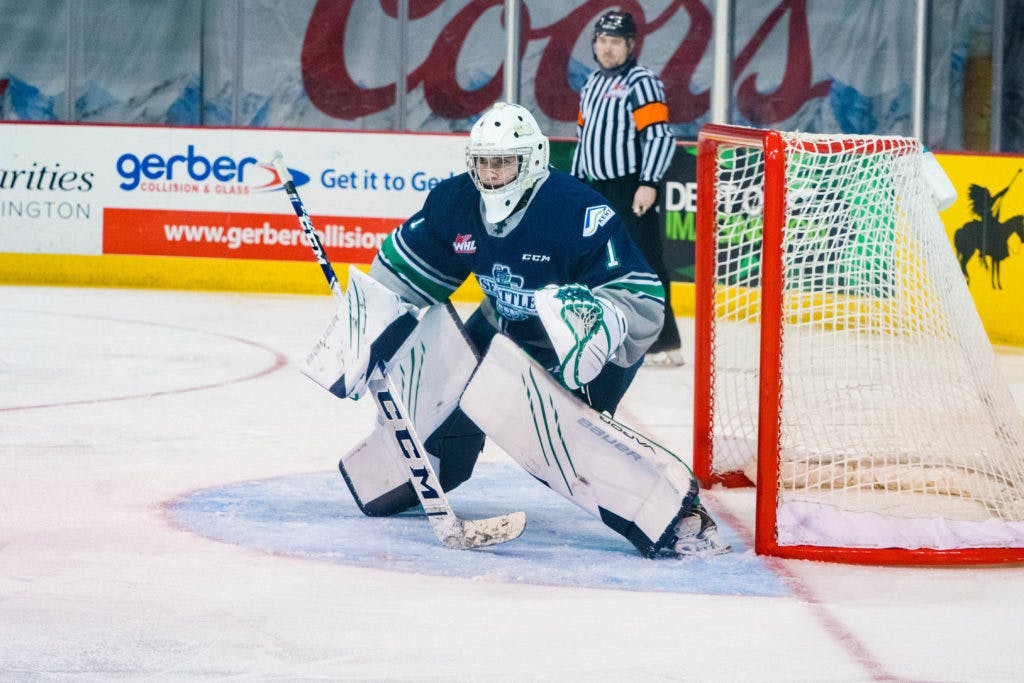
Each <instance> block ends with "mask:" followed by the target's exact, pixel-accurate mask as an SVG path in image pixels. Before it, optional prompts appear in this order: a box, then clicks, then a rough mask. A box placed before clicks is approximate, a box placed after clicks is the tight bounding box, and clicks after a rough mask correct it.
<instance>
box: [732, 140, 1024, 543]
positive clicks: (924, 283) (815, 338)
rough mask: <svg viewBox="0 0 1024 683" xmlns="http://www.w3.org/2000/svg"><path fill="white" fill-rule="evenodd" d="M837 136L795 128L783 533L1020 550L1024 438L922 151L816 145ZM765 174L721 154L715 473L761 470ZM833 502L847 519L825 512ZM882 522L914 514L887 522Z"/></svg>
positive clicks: (786, 265)
mask: <svg viewBox="0 0 1024 683" xmlns="http://www.w3.org/2000/svg"><path fill="white" fill-rule="evenodd" d="M824 139H825V138H824V137H823V136H811V135H800V134H786V135H785V136H784V140H785V142H786V145H787V154H786V164H787V170H786V187H787V201H786V221H785V230H784V243H783V244H784V247H783V252H784V256H783V272H784V282H785V287H784V301H783V338H782V347H783V351H782V359H781V364H782V366H781V367H782V385H783V391H782V403H781V407H780V410H779V422H780V471H779V489H780V493H779V498H780V506H779V520H778V525H779V541H780V543H785V542H786V539H784V538H783V536H784V535H785V534H786V533H790V534H791V536H792V538H791V539H790V540H789V542H790V543H810V544H826V545H832V544H837V545H849V546H869V547H875V546H878V547H886V546H887V545H896V546H906V547H917V546H918V545H921V546H924V547H935V546H936V545H937V546H939V547H962V546H970V545H975V544H979V545H982V546H987V545H989V544H991V543H993V542H995V543H997V544H1004V543H1005V544H1010V545H1019V544H1020V543H1021V542H1022V541H1024V524H1022V523H1021V521H1022V520H1024V432H1022V428H1021V421H1020V417H1019V415H1018V412H1017V409H1016V406H1015V404H1014V401H1013V397H1012V395H1011V394H1010V391H1009V388H1008V386H1007V384H1006V382H1005V381H1004V380H1003V379H1002V377H1001V376H1000V373H999V370H998V367H997V364H996V359H995V355H994V353H993V352H992V349H991V346H990V344H989V341H988V338H987V336H986V334H985V331H984V329H983V327H982V325H981V321H980V319H979V318H978V315H977V312H976V311H975V308H974V305H973V302H972V300H971V297H970V294H969V291H968V289H967V287H966V284H965V282H964V280H963V276H962V275H961V273H960V271H959V268H958V266H957V263H956V260H955V258H954V255H953V252H952V248H951V246H950V244H949V241H948V239H947V237H946V235H945V232H944V229H943V226H942V222H941V219H940V218H939V215H938V213H937V211H936V209H935V207H934V205H933V204H932V202H931V199H930V197H929V195H928V194H927V190H926V189H925V188H924V186H923V184H922V182H921V178H920V154H919V147H918V146H917V143H916V142H915V141H913V140H909V139H908V140H902V141H901V142H900V144H899V145H898V146H897V147H896V148H895V149H892V150H890V151H886V152H879V153H871V152H869V151H868V148H870V147H871V146H872V145H873V140H875V139H873V138H864V139H863V143H864V145H865V149H854V150H851V151H844V152H842V153H828V154H822V153H815V152H811V151H808V150H809V149H810V147H812V146H813V145H814V143H816V142H820V141H822V140H824ZM875 141H876V140H875ZM763 176H764V166H763V163H762V154H761V151H760V150H759V149H757V148H751V147H731V146H729V147H726V146H723V147H721V148H720V151H719V156H718V197H717V203H718V209H719V213H718V216H717V227H718V247H717V253H718V270H717V278H716V314H715V330H714V343H713V357H714V363H713V365H714V397H713V400H714V413H713V414H714V418H713V420H714V446H713V449H714V455H713V469H714V471H715V472H719V473H724V472H729V471H736V470H745V471H747V472H748V473H749V474H748V476H751V477H752V478H753V476H754V474H753V473H754V472H755V471H756V470H755V469H754V465H753V462H754V458H755V455H756V435H757V406H758V400H759V399H758V395H759V388H758V377H759V357H758V349H759V334H760V330H759V324H760V315H761V313H760V303H761V300H760V290H759V288H758V286H759V277H760V263H761V241H760V237H761V228H762V225H761V201H762V196H761V188H763V187H764V177H763ZM823 508H827V509H828V510H830V511H834V510H838V511H843V512H844V513H849V514H847V515H846V518H845V521H843V522H838V521H836V522H834V523H828V522H825V521H822V520H824V519H827V518H828V514H825V515H822V514H820V511H821V509H823ZM876 517H877V518H879V519H880V518H882V517H885V518H896V519H903V520H905V521H904V524H903V526H902V527H899V528H898V529H897V530H895V531H893V530H891V529H890V530H889V531H885V530H881V529H880V528H878V527H879V523H880V522H879V519H876ZM811 518H814V519H813V520H812V519H811ZM853 518H857V519H858V521H857V522H855V523H851V522H850V520H851V519H853ZM906 520H917V522H913V521H906ZM936 520H939V523H940V526H942V530H941V531H938V532H937V531H936V530H935V529H934V528H932V527H933V526H934V524H935V523H936ZM961 522H967V523H969V524H968V527H965V528H960V529H954V530H953V531H952V532H951V534H947V529H948V528H949V527H950V525H952V526H953V527H957V526H958V525H959V524H960V523H961ZM978 522H984V523H986V524H988V525H989V526H990V527H991V526H992V525H993V524H994V525H995V526H996V527H998V528H997V529H995V530H994V531H993V530H991V529H990V531H992V534H994V536H995V538H996V539H997V540H996V541H993V540H992V538H983V539H982V540H980V541H977V540H976V539H977V538H978V537H979V534H978V533H977V532H976V531H972V530H971V528H970V524H971V523H978ZM822 524H825V525H826V526H829V527H830V528H824V529H818V530H808V529H809V527H810V528H813V527H815V526H816V525H817V526H820V525H822ZM907 524H909V525H910V526H911V527H914V525H915V524H917V525H918V526H917V527H914V528H912V529H910V530H909V531H908V529H907V528H906V526H907ZM836 525H839V526H842V527H843V528H842V529H837V528H835V527H836ZM858 525H860V526H863V527H864V528H863V529H860V530H858V529H857V526H858ZM897 526H899V525H897ZM787 530H788V531H787ZM822 534H824V535H825V536H827V537H828V538H827V539H824V540H822V539H818V538H817V537H818V536H819V535H822ZM851 534H852V536H853V537H851ZM862 535H866V536H869V538H859V536H862ZM990 535H991V534H990ZM836 536H841V537H842V536H845V537H844V538H840V539H838V540H839V541H840V542H839V543H836V541H837V539H836ZM947 536H948V537H947ZM982 536H984V534H982ZM933 537H941V538H938V539H936V540H934V541H933V540H932V539H933ZM964 537H966V538H964ZM908 538H909V540H908ZM816 539H817V540H816ZM879 544H881V545H880V546H879Z"/></svg>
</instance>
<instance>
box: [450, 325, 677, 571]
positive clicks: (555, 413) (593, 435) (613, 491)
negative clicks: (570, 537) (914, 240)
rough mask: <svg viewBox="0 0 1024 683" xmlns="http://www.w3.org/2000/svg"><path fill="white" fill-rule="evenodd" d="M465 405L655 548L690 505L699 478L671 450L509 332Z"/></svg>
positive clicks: (488, 428) (498, 437)
mask: <svg viewBox="0 0 1024 683" xmlns="http://www.w3.org/2000/svg"><path fill="white" fill-rule="evenodd" d="M461 406H462V409H463V411H465V413H466V414H467V415H468V416H469V418H470V419H471V420H473V422H475V423H476V424H477V425H478V426H479V427H480V428H481V429H482V430H483V431H484V432H485V433H486V434H487V436H488V437H490V438H491V439H492V440H493V441H494V442H495V443H496V444H497V445H498V446H500V447H501V448H502V449H503V450H504V451H505V452H506V453H508V454H509V456H511V457H512V459H513V460H515V461H516V462H517V463H519V464H520V465H521V466H522V467H523V468H524V469H525V470H526V471H527V472H529V473H530V474H532V475H533V476H534V477H535V478H537V479H539V480H540V481H542V482H544V483H546V484H547V485H548V486H549V487H550V488H551V489H553V490H554V491H557V492H558V493H560V494H561V495H562V496H564V497H565V498H567V499H568V500H570V501H571V502H573V503H575V504H576V505H578V506H579V507H581V508H583V509H584V510H586V511H588V512H590V513H591V514H592V515H594V516H595V517H598V518H599V519H601V520H602V521H604V522H605V524H607V525H608V526H610V527H611V528H612V529H613V530H615V531H617V532H618V533H620V534H622V535H623V536H625V537H626V538H627V539H628V540H629V541H630V543H632V544H633V545H634V546H635V547H636V548H637V549H638V550H639V551H640V553H641V554H642V555H644V556H645V557H652V556H654V555H657V554H658V552H659V551H660V550H661V549H662V548H664V547H666V546H667V545H668V544H669V543H670V542H671V541H672V539H673V527H674V526H675V524H676V523H677V522H678V521H679V520H680V519H681V518H682V517H684V516H685V515H687V514H689V513H690V512H692V507H693V505H694V503H695V499H696V495H697V482H696V479H695V478H694V477H693V474H692V472H691V471H690V469H689V467H687V465H686V464H685V463H684V462H683V461H682V460H680V459H679V458H678V457H676V456H675V455H674V454H672V453H671V452H670V451H668V450H666V449H664V448H662V447H661V446H659V445H657V444H655V443H654V442H652V441H650V440H649V439H648V438H647V437H645V436H643V435H642V434H638V433H637V432H635V431H634V430H632V429H630V428H629V427H627V426H625V425H623V424H621V423H619V422H616V421H615V420H613V419H612V418H611V417H609V416H607V415H604V414H602V413H598V412H597V411H595V410H594V409H593V408H591V407H590V406H588V405H587V404H586V403H584V402H583V401H581V400H579V398H577V397H576V396H574V395H573V394H572V393H570V392H569V391H567V390H566V389H565V388H564V387H562V386H561V385H560V384H559V383H558V382H556V381H555V380H554V379H553V378H552V377H551V376H550V375H549V374H548V373H547V372H546V371H545V370H544V369H543V368H542V367H541V366H540V365H538V364H537V363H536V362H535V361H533V360H532V359H530V358H529V357H528V356H527V355H526V354H525V353H523V351H522V350H521V349H519V347H518V346H516V345H515V343H514V342H512V341H511V340H510V339H508V338H507V337H505V336H503V335H498V336H496V337H495V338H494V340H493V341H492V342H491V346H490V349H489V350H488V352H487V355H486V356H485V357H484V359H483V361H482V362H481V364H480V367H479V368H478V369H477V372H476V374H475V375H474V376H473V378H472V380H471V381H470V383H469V386H468V387H466V391H465V392H464V393H463V395H462V401H461Z"/></svg>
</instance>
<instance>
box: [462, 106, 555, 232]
mask: <svg viewBox="0 0 1024 683" xmlns="http://www.w3.org/2000/svg"><path fill="white" fill-rule="evenodd" d="M549 154H550V152H549V145H548V139H547V138H546V137H545V136H544V135H543V134H542V133H541V132H540V126H538V125H537V120H536V119H534V118H533V114H531V113H530V112H529V110H527V109H526V108H525V107H521V106H519V105H518V104H509V103H505V102H499V103H497V104H495V105H494V106H493V107H491V108H490V109H488V110H487V111H486V112H484V114H483V116H481V117H480V119H479V120H478V121H477V122H476V123H475V124H473V128H472V129H471V130H470V131H469V145H468V146H467V147H466V166H467V167H468V168H469V176H470V177H471V178H472V179H473V184H474V185H476V188H477V189H478V190H480V196H481V198H482V199H483V202H484V216H485V218H486V219H487V221H488V222H489V223H498V222H499V221H502V220H504V219H505V218H507V217H508V216H509V214H511V213H512V211H513V210H515V208H516V206H517V205H518V204H519V200H520V199H521V198H522V197H523V195H524V194H525V193H526V191H527V190H529V189H530V188H532V187H533V186H534V185H536V184H537V181H539V180H541V179H542V178H544V177H545V176H546V175H547V173H548V157H549Z"/></svg>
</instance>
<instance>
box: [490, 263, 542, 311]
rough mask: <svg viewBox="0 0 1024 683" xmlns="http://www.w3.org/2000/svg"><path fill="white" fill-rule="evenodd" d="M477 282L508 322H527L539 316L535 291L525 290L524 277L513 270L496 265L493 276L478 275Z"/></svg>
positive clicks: (492, 271) (492, 269)
mask: <svg viewBox="0 0 1024 683" xmlns="http://www.w3.org/2000/svg"><path fill="white" fill-rule="evenodd" d="M477 281H478V282H479V283H480V289H482V290H483V292H484V294H486V295H487V296H489V297H491V298H492V299H493V300H494V308H495V309H497V311H498V313H499V314H500V315H501V316H502V317H503V318H507V319H508V320H526V319H527V318H529V317H530V316H531V315H537V309H536V308H535V307H534V304H533V290H531V289H523V277H522V276H521V275H515V274H514V273H513V272H512V269H511V268H509V267H508V266H506V265H503V264H501V263H495V264H494V266H493V267H492V268H491V274H490V275H489V276H488V275H478V276H477Z"/></svg>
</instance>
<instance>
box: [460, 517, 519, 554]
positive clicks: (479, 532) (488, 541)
mask: <svg viewBox="0 0 1024 683" xmlns="http://www.w3.org/2000/svg"><path fill="white" fill-rule="evenodd" d="M524 529H526V513H525V512H510V513H508V514H507V515H498V516H497V517H488V518H486V519H467V520H460V522H459V524H456V525H454V526H453V527H452V528H451V530H450V532H449V533H447V534H445V535H444V537H442V538H441V542H442V543H443V544H444V545H445V546H447V547H448V548H454V549H456V550H472V549H474V548H486V547H487V546H489V545H497V544H499V543H505V542H507V541H511V540H514V539H517V538H519V536H520V535H521V534H522V533H523V530H524Z"/></svg>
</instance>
